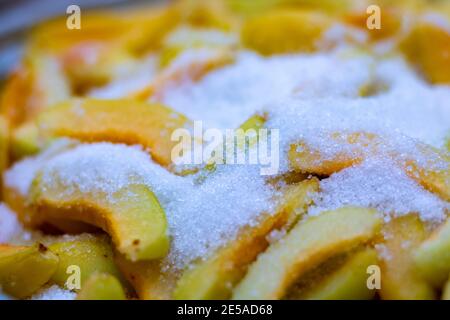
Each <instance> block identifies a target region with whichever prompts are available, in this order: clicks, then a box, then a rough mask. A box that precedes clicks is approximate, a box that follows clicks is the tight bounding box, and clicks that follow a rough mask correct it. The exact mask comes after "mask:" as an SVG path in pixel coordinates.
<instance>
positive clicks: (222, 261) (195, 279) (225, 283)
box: [174, 179, 319, 299]
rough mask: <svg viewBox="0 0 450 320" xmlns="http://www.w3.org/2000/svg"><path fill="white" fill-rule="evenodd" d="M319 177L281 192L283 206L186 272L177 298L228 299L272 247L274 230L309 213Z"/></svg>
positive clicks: (286, 225)
mask: <svg viewBox="0 0 450 320" xmlns="http://www.w3.org/2000/svg"><path fill="white" fill-rule="evenodd" d="M318 189H319V183H318V180H316V179H312V180H305V181H303V182H300V183H298V184H296V185H290V186H288V187H287V188H286V189H285V190H284V191H283V192H282V199H280V206H279V208H278V209H277V211H276V213H275V214H273V215H268V216H267V215H266V216H264V218H263V219H261V221H260V222H259V223H258V224H257V226H256V227H251V228H250V227H249V228H244V229H243V230H242V231H241V233H240V235H239V236H238V238H237V239H236V240H235V241H232V242H231V243H229V244H228V245H226V246H225V247H223V248H221V249H219V250H218V251H217V252H216V253H215V254H214V255H213V256H212V257H210V258H209V259H206V260H204V261H201V262H199V263H198V264H197V265H195V266H194V267H193V268H192V269H189V270H187V271H185V272H184V273H183V274H182V276H181V278H180V280H179V281H178V283H177V286H176V289H175V292H174V298H175V299H227V298H230V296H231V291H232V288H233V287H234V286H235V285H236V284H237V283H238V282H239V281H240V280H241V279H242V277H243V276H244V275H245V272H246V271H247V267H248V266H249V265H250V264H251V263H252V262H253V261H254V260H255V259H256V258H257V256H258V254H259V253H261V252H263V251H264V250H265V249H266V248H267V247H268V246H269V244H270V243H269V240H268V235H269V234H270V233H271V232H272V231H276V230H280V229H287V228H288V226H289V225H292V224H293V223H294V222H295V221H296V220H297V219H299V217H300V216H301V215H302V214H303V213H304V212H306V209H307V207H308V206H309V205H310V204H311V203H312V196H313V194H314V193H317V192H318Z"/></svg>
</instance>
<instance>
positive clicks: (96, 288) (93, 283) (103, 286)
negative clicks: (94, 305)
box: [77, 273, 126, 300]
mask: <svg viewBox="0 0 450 320" xmlns="http://www.w3.org/2000/svg"><path fill="white" fill-rule="evenodd" d="M125 299H126V296H125V292H124V290H123V288H122V285H121V284H120V282H119V280H117V278H116V277H114V276H112V275H110V274H107V273H96V274H93V275H91V276H90V277H89V279H87V281H86V282H85V283H84V285H83V288H82V289H81V291H80V292H79V293H78V295H77V300H125Z"/></svg>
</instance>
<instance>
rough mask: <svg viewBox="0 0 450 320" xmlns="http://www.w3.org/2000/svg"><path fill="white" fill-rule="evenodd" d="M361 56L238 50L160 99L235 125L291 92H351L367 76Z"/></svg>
mask: <svg viewBox="0 0 450 320" xmlns="http://www.w3.org/2000/svg"><path fill="white" fill-rule="evenodd" d="M372 63H373V61H372V59H370V58H368V57H367V56H360V57H352V58H351V59H349V58H347V59H346V58H342V57H340V55H339V54H337V53H333V54H315V55H292V56H276V57H272V58H263V57H260V56H258V55H256V54H254V53H250V52H242V53H240V54H239V55H238V57H237V60H236V62H235V63H234V64H233V65H230V66H227V67H224V68H222V69H219V70H217V71H215V72H212V73H210V74H208V75H207V76H206V77H205V78H204V79H202V80H201V81H200V82H199V83H194V84H192V83H188V84H186V85H183V86H180V87H177V88H174V89H173V90H170V91H168V92H167V93H166V95H165V96H164V97H163V99H162V101H163V103H165V104H166V105H168V106H170V107H172V108H174V109H175V110H177V111H179V112H182V113H184V114H185V115H187V116H188V117H189V118H191V119H192V120H203V121H204V124H205V126H207V127H215V128H235V127H238V126H239V125H240V124H241V123H243V122H244V121H245V120H247V118H248V117H250V116H251V115H252V114H253V113H254V112H255V111H257V110H260V109H261V108H262V107H263V106H270V105H271V104H272V103H275V102H276V101H278V100H279V99H281V98H284V97H287V96H290V95H292V94H297V95H300V96H302V97H311V96H315V97H317V96H324V95H326V96H356V95H357V94H358V92H359V88H360V87H362V86H363V85H364V84H365V83H367V82H368V81H369V79H370V75H371V72H370V68H369V66H370V65H371V64H372Z"/></svg>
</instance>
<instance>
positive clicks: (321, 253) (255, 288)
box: [233, 207, 381, 300]
mask: <svg viewBox="0 0 450 320" xmlns="http://www.w3.org/2000/svg"><path fill="white" fill-rule="evenodd" d="M380 227H381V219H380V215H379V214H378V213H377V212H376V211H375V210H372V209H365V208H353V207H347V208H341V209H338V210H335V211H327V212H323V213H322V214H320V215H319V216H317V217H311V218H309V219H307V220H305V221H301V222H299V223H298V224H297V225H296V226H295V227H294V228H293V229H292V230H291V231H290V232H289V233H288V234H287V235H286V236H285V237H283V238H282V239H280V240H279V241H278V242H276V243H274V244H272V245H271V246H270V247H269V248H268V249H267V251H266V252H264V253H262V254H260V255H259V257H258V259H257V260H256V262H255V263H253V264H252V265H251V266H250V267H249V270H248V272H247V274H246V276H245V277H244V278H243V280H242V281H241V282H240V283H239V284H238V285H237V287H236V288H235V289H234V291H233V299H238V300H241V299H281V298H283V297H284V296H285V294H286V293H287V292H286V291H287V290H288V288H289V287H290V286H291V285H292V284H294V283H295V281H296V280H297V279H298V278H299V277H300V276H302V275H304V273H305V272H306V271H308V270H310V269H312V268H313V267H315V266H317V265H319V264H320V263H322V262H324V261H326V260H327V259H328V258H330V257H333V256H336V255H338V254H340V253H343V252H345V251H348V250H350V249H351V248H352V247H355V246H357V245H361V244H363V243H365V242H368V241H370V240H371V239H372V238H373V237H374V236H375V235H376V233H377V232H378V230H379V229H380Z"/></svg>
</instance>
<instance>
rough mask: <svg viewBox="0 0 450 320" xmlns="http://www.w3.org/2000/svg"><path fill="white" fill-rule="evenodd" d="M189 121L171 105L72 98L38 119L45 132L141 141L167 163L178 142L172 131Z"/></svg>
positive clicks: (98, 139) (100, 139) (76, 136)
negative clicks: (172, 108) (170, 106)
mask: <svg viewBox="0 0 450 320" xmlns="http://www.w3.org/2000/svg"><path fill="white" fill-rule="evenodd" d="M188 124H189V121H188V120H187V119H186V118H185V117H184V116H183V115H181V114H179V113H177V112H175V111H173V110H171V109H169V108H166V107H164V106H162V105H159V104H147V103H143V102H138V101H134V100H95V99H85V100H71V101H67V102H64V103H61V104H59V105H57V106H55V107H53V108H51V109H49V110H47V111H46V112H44V113H42V114H41V115H40V117H39V119H38V126H39V130H40V133H41V135H43V136H47V137H55V136H65V137H71V138H75V139H79V140H82V141H111V142H121V143H126V144H140V145H142V146H143V147H144V148H146V149H148V150H150V152H151V154H152V157H153V159H154V160H155V161H157V162H158V163H160V164H162V165H166V166H167V165H169V164H170V163H171V151H172V148H173V147H174V146H175V144H176V142H174V141H171V133H172V131H173V130H176V129H178V128H184V127H186V126H187V125H188Z"/></svg>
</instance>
